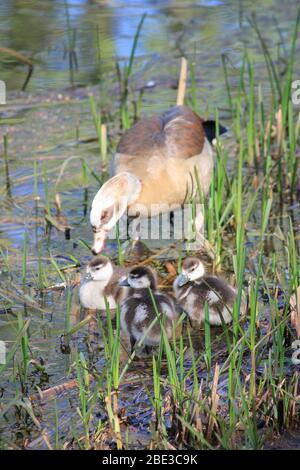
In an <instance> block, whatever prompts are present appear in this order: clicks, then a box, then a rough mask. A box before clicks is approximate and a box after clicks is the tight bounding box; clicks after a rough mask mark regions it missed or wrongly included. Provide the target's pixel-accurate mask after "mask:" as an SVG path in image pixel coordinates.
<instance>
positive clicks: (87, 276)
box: [84, 273, 93, 281]
mask: <svg viewBox="0 0 300 470" xmlns="http://www.w3.org/2000/svg"><path fill="white" fill-rule="evenodd" d="M92 279H93V276H92V275H91V273H86V274H85V276H84V280H85V281H91V280H92Z"/></svg>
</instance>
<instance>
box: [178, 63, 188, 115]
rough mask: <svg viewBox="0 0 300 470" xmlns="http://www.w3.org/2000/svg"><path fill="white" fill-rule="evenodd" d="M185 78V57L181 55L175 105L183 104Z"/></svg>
mask: <svg viewBox="0 0 300 470" xmlns="http://www.w3.org/2000/svg"><path fill="white" fill-rule="evenodd" d="M186 79H187V60H186V58H185V57H181V69H180V77H179V84H178V93H177V102H176V104H177V106H183V104H184V97H185V89H186Z"/></svg>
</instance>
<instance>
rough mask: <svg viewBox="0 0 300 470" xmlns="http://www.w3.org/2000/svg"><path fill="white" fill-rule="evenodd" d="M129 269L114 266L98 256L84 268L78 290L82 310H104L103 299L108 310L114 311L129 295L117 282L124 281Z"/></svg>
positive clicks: (126, 289) (105, 258)
mask: <svg viewBox="0 0 300 470" xmlns="http://www.w3.org/2000/svg"><path fill="white" fill-rule="evenodd" d="M128 272H129V269H126V268H122V267H119V266H116V265H115V264H114V263H112V261H110V260H109V258H107V257H106V256H102V255H98V256H96V257H95V258H93V259H92V260H91V261H90V262H89V263H88V265H87V267H86V274H85V277H84V278H83V279H82V281H81V285H80V289H79V298H80V303H81V305H82V306H83V307H84V308H88V309H96V310H105V308H106V306H105V298H106V300H107V302H108V305H109V308H110V309H115V308H116V304H117V303H120V302H121V301H122V300H123V299H124V298H125V297H126V295H127V294H128V293H129V290H130V289H128V287H121V286H120V285H119V281H121V280H122V279H126V277H127V276H128Z"/></svg>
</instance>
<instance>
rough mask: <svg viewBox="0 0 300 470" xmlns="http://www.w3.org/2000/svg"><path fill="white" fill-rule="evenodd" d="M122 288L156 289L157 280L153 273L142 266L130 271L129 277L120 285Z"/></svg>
mask: <svg viewBox="0 0 300 470" xmlns="http://www.w3.org/2000/svg"><path fill="white" fill-rule="evenodd" d="M120 285H121V286H130V287H132V288H133V289H147V288H148V287H150V288H151V289H153V290H154V289H156V278H155V275H154V273H153V271H152V270H151V269H150V268H148V267H146V266H141V267H138V268H134V269H132V270H131V271H130V273H129V276H128V278H127V279H125V281H122V282H121V283H120Z"/></svg>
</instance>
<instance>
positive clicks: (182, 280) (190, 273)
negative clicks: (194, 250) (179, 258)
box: [177, 257, 205, 287]
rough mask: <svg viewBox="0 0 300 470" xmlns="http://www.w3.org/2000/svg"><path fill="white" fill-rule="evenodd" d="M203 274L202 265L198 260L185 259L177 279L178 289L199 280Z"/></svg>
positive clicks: (193, 258) (192, 258)
mask: <svg viewBox="0 0 300 470" xmlns="http://www.w3.org/2000/svg"><path fill="white" fill-rule="evenodd" d="M204 274H205V268H204V264H203V263H202V261H201V260H200V259H199V258H195V257H190V258H186V259H185V260H184V261H183V263H182V271H181V274H180V275H179V276H178V278H177V284H178V286H179V287H182V286H184V284H186V283H187V282H193V281H196V280H197V279H200V278H201V277H203V276H204Z"/></svg>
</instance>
